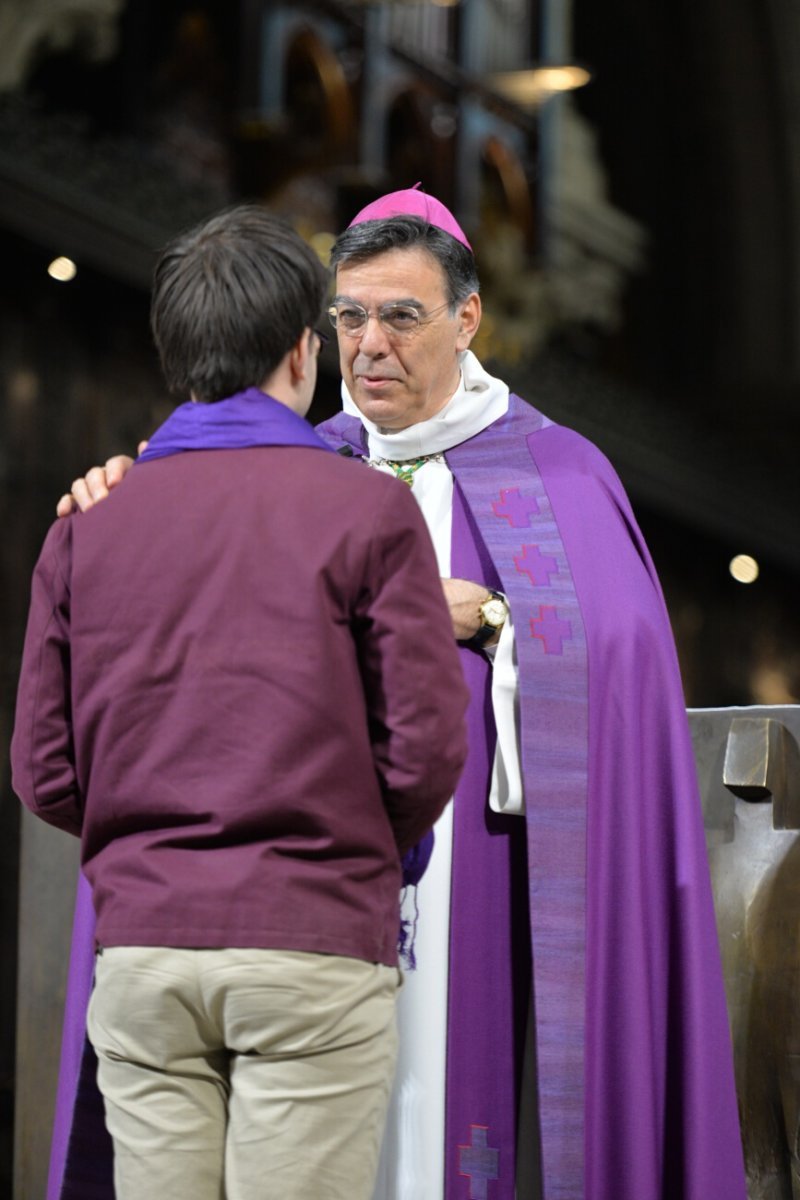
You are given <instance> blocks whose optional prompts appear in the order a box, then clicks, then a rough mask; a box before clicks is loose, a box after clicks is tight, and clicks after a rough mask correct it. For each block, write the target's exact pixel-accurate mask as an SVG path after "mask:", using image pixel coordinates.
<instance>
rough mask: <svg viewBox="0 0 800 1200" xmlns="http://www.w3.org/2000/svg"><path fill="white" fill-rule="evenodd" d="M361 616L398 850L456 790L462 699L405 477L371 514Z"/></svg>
mask: <svg viewBox="0 0 800 1200" xmlns="http://www.w3.org/2000/svg"><path fill="white" fill-rule="evenodd" d="M367 573H368V580H367V586H366V588H365V593H364V597H363V605H362V612H361V616H360V619H359V621H358V622H357V626H358V628H357V636H358V638H359V653H360V662H361V670H362V677H363V681H364V689H365V693H366V698H367V707H368V713H369V720H370V733H371V739H372V751H373V757H374V762H375V767H376V770H377V773H378V777H379V779H380V781H381V786H382V790H383V798H384V803H385V805H386V809H387V812H388V814H389V819H390V821H391V823H392V827H393V829H394V833H395V838H396V840H397V846H398V849H399V851H400V853H401V854H403V853H405V851H406V850H409V849H410V848H411V847H412V846H414V845H415V844H416V843H417V842H418V841H419V839H420V838H421V837H422V836H423V835H424V834H425V833H426V832H427V831H428V830H429V829H430V828H431V826H432V825H433V824H434V822H435V821H436V819H437V817H438V816H439V815H440V813H441V812H442V809H443V808H444V807H445V805H446V804H447V801H448V800H449V798H450V797H451V796H452V794H453V791H454V790H455V786H456V783H457V782H458V779H459V776H460V774H461V770H462V768H463V766H464V762H465V759H466V753H467V742H466V723H465V712H466V707H467V701H468V692H467V687H466V684H465V682H464V677H463V673H462V670H461V663H460V661H459V654H458V650H457V648H456V642H455V638H454V636H453V628H452V624H451V621H450V613H449V610H448V608H447V604H446V602H445V599H444V593H443V591H442V585H441V580H440V578H439V572H438V569H437V565H436V557H435V554H434V550H433V545H432V543H431V539H430V534H429V533H428V530H427V528H426V526H425V522H424V520H423V518H422V514H421V513H420V511H419V508H418V506H417V504H416V501H415V500H414V499H413V497H412V495H411V492H410V491H409V490H408V488H407V487H406V486H405V484H400V485H398V484H395V483H394V482H393V481H392V483H391V486H390V487H387V489H386V498H385V500H384V503H383V505H382V506H380V508H379V511H378V512H377V513H376V520H375V527H374V533H373V537H372V542H371V547H370V555H369V568H368V572H367Z"/></svg>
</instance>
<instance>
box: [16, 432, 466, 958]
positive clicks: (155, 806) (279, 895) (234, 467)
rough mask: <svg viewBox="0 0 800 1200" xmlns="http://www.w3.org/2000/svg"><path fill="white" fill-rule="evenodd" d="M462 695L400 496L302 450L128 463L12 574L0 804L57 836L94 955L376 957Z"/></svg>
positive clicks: (444, 794) (427, 560) (396, 487)
mask: <svg viewBox="0 0 800 1200" xmlns="http://www.w3.org/2000/svg"><path fill="white" fill-rule="evenodd" d="M466 700H467V696H466V689H465V685H464V682H463V678H462V675H461V668H460V664H459V661H458V656H457V651H456V646H455V642H454V640H453V634H452V629H451V625H450V620H449V616H448V612H447V608H446V605H445V602H444V599H443V596H442V592H441V585H440V583H439V579H438V573H437V569H436V564H435V559H434V554H433V549H432V546H431V543H430V539H429V536H428V533H427V530H426V529H425V526H424V523H423V520H422V517H421V515H420V513H419V511H418V509H417V506H416V503H415V501H414V499H413V497H412V495H411V493H410V491H409V489H408V488H407V487H406V486H405V485H404V484H401V483H399V482H397V481H396V480H394V479H391V478H387V477H386V476H385V475H382V474H380V473H378V472H375V471H369V470H367V469H365V468H364V467H363V466H362V465H360V464H356V463H353V462H349V461H346V460H344V459H342V458H340V457H339V456H337V455H335V454H329V453H326V452H325V451H322V450H316V449H312V448H298V447H294V446H290V447H278V446H271V447H260V448H254V449H236V450H211V451H195V452H190V453H184V454H178V455H174V456H171V457H169V458H167V459H166V460H165V459H160V460H157V461H153V462H148V463H143V464H141V465H138V466H137V467H136V468H135V469H134V470H133V471H132V472H131V473H130V475H129V477H128V479H127V480H126V482H125V484H124V486H123V487H120V488H118V489H117V490H116V491H115V492H114V493H113V494H112V495H111V496H110V497H109V499H108V500H107V501H106V502H105V503H103V504H100V505H98V506H97V507H96V508H94V509H93V510H92V511H90V512H89V513H87V514H85V515H84V516H81V517H77V518H70V519H68V520H62V521H58V522H56V524H55V525H53V527H52V528H51V530H50V532H49V533H48V536H47V538H46V541H45V544H44V548H43V550H42V554H41V557H40V559H39V563H38V565H37V567H36V570H35V573H34V578H33V589H32V599H31V609H30V615H29V622H28V630H27V634H26V641H25V649H24V655H23V663H22V672H21V678H20V685H19V696H18V705H17V716H16V725H15V730H14V737H13V742H12V766H13V773H14V774H13V783H14V788H15V790H16V792H17V793H18V795H19V796H20V798H21V799H22V801H23V803H25V804H26V805H27V806H28V807H29V808H30V809H32V810H33V811H34V812H35V813H36V814H37V815H38V816H40V817H43V818H44V819H45V820H46V821H48V822H49V823H50V824H53V825H56V826H58V827H59V828H61V829H65V830H67V831H68V832H70V833H73V834H78V835H80V836H81V838H82V847H83V848H82V858H83V867H84V871H85V873H86V875H87V877H88V878H89V881H90V882H91V884H92V889H93V895H94V904H95V909H96V911H97V937H98V941H99V942H100V944H103V945H107V946H111V945H166V946H189V947H222V946H253V947H265V948H275V949H292V950H307V951H319V952H324V953H336V954H343V955H349V956H353V957H356V958H361V959H365V960H367V961H379V962H383V963H387V964H390V965H391V964H394V963H395V962H396V961H397V955H396V944H397V934H398V920H399V918H398V894H399V887H400V863H399V855H398V849H399V851H400V852H401V853H402V852H403V851H405V850H406V849H408V848H409V847H411V846H412V845H413V844H414V843H415V842H416V841H417V840H418V839H419V838H420V837H421V835H422V834H424V833H425V832H426V831H427V830H428V828H429V827H430V826H431V825H432V824H433V822H434V820H435V819H436V817H437V816H438V815H439V813H440V811H441V810H442V808H443V807H444V805H445V803H446V802H447V799H448V797H449V796H450V795H451V794H452V792H453V789H454V787H455V784H456V781H457V778H458V775H459V772H460V769H461V767H462V765H463V762H464V757H465V754H466V741H465V731H464V720H463V717H464V711H465V707H466Z"/></svg>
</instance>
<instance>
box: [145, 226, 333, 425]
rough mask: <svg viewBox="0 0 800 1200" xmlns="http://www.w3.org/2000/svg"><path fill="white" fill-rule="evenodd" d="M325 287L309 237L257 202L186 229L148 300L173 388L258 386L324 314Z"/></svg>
mask: <svg viewBox="0 0 800 1200" xmlns="http://www.w3.org/2000/svg"><path fill="white" fill-rule="evenodd" d="M326 288H327V273H326V271H325V269H324V267H323V266H322V263H321V262H320V261H319V258H318V257H317V255H316V254H315V253H314V251H313V250H312V249H311V247H310V246H308V245H307V244H306V243H305V242H304V241H303V239H302V238H301V237H300V235H299V234H298V233H296V232H295V231H294V230H293V229H292V228H291V226H290V225H288V224H287V223H286V222H285V221H283V220H281V219H280V218H278V217H275V216H273V215H272V214H271V213H269V212H267V210H266V209H264V208H261V207H259V206H258V205H240V206H238V207H236V208H231V209H227V210H226V211H225V212H222V213H219V214H218V215H217V216H215V217H212V218H211V219H210V220H209V221H206V222H204V223H203V224H202V225H199V226H197V227H196V228H195V229H192V230H190V231H189V232H188V233H184V234H182V235H181V236H179V237H178V238H176V239H175V241H173V242H172V243H170V245H169V246H167V247H166V249H165V250H164V251H163V253H162V254H161V257H160V258H159V260H158V263H157V264H156V268H155V274H154V277H153V293H152V302H151V306H150V322H151V327H152V330H153V337H154V338H155V343H156V346H157V348H158V353H159V356H160V359H161V366H162V368H163V371H164V376H165V378H166V381H167V385H168V387H169V388H170V391H172V392H175V393H178V394H180V395H183V396H184V397H185V398H187V399H188V397H189V395H190V394H191V395H192V396H193V397H194V398H195V399H196V400H201V401H206V402H211V401H214V400H222V399H224V397H226V396H232V395H234V394H235V393H236V392H242V391H245V390H246V389H247V388H250V387H259V386H260V385H261V384H262V383H264V382H265V380H266V379H268V378H269V376H270V375H271V374H272V373H273V371H274V370H275V368H276V367H277V366H278V364H279V363H280V362H281V360H282V359H283V358H284V356H285V355H286V354H287V353H288V351H289V350H291V348H292V346H294V345H295V343H296V342H297V340H298V338H299V337H300V335H301V334H302V332H303V330H304V329H305V328H307V327H309V326H310V327H313V326H314V325H316V324H317V322H318V320H319V316H320V312H321V311H322V306H323V302H324V299H325V293H326Z"/></svg>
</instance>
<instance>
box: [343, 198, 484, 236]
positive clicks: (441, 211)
mask: <svg viewBox="0 0 800 1200" xmlns="http://www.w3.org/2000/svg"><path fill="white" fill-rule="evenodd" d="M419 188H420V185H419V184H418V183H415V184H414V186H413V188H404V189H403V190H402V191H400V192H389V194H388V195H386V196H381V197H380V198H379V199H378V200H373V201H372V203H371V204H368V205H367V207H366V208H362V210H361V212H360V213H357V214H356V215H355V216H354V217H353V219H352V221H351V222H350V225H349V226H348V228H352V226H353V225H360V224H361V223H362V221H385V220H386V219H387V217H422V219H423V221H427V222H428V224H429V225H435V226H436V227H437V229H443V230H444V232H445V233H449V234H450V236H451V237H454V238H455V239H456V240H457V241H459V242H461V244H462V246H466V247H467V249H468V250H469V251H470V252H472V246H470V244H469V242H468V241H467V238H466V235H465V233H464V230H463V229H462V228H461V226H460V225H459V223H458V221H457V220H456V219H455V217H454V216H453V214H452V213H451V212H450V209H449V208H445V206H444V205H443V204H442V202H441V200H437V199H436V197H435V196H428V195H426V193H425V192H422V191H420V190H419Z"/></svg>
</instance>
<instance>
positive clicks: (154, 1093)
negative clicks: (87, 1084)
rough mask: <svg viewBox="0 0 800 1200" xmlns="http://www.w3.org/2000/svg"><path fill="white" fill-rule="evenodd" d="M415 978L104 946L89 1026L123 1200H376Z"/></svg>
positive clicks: (360, 968)
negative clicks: (404, 994) (404, 997)
mask: <svg viewBox="0 0 800 1200" xmlns="http://www.w3.org/2000/svg"><path fill="white" fill-rule="evenodd" d="M399 979H400V975H399V972H398V971H397V970H395V969H393V968H390V967H385V966H382V965H380V964H377V965H376V964H373V963H365V962H360V961H359V960H357V959H352V958H340V957H337V956H335V955H323V954H306V953H301V952H294V951H282V950H176V949H168V948H162V947H158V948H150V947H128V946H121V947H114V948H111V949H105V950H103V951H102V952H101V953H100V954H99V955H98V958H97V964H96V982H95V988H94V992H93V994H92V999H91V1003H90V1006H89V1018H88V1029H89V1037H90V1038H91V1041H92V1044H93V1045H94V1048H95V1050H96V1052H97V1057H98V1060H99V1069H98V1083H99V1086H100V1090H101V1092H102V1093H103V1097H104V1100H105V1109H106V1124H107V1125H108V1129H109V1132H110V1133H111V1136H112V1138H113V1141H114V1184H115V1194H116V1200H144V1198H147V1200H269V1198H271V1197H275V1200H278V1198H279V1197H280V1200H361V1198H363V1200H369V1197H370V1196H371V1194H372V1188H373V1184H374V1178H375V1173H376V1170H377V1161H378V1153H379V1149H380V1143H381V1137H382V1135H383V1126H384V1121H385V1117H386V1106H387V1102H388V1096H389V1090H390V1087H391V1082H392V1076H393V1074H394V1067H395V1059H396V1052H397V1035H396V1028H395V996H396V992H397V987H398V982H399Z"/></svg>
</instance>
